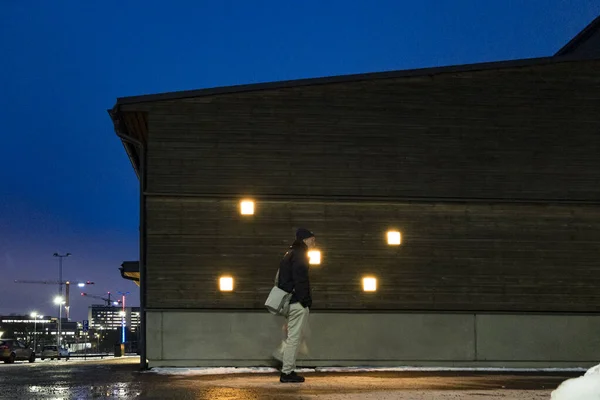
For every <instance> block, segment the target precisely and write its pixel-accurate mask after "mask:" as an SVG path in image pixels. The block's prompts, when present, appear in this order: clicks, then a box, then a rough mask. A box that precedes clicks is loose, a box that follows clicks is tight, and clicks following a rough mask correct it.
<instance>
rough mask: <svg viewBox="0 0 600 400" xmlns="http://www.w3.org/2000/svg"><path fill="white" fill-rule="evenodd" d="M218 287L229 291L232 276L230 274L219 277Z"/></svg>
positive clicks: (231, 288)
mask: <svg viewBox="0 0 600 400" xmlns="http://www.w3.org/2000/svg"><path fill="white" fill-rule="evenodd" d="M219 289H220V290H221V292H231V291H232V290H233V278H232V277H230V276H222V277H221V278H219Z"/></svg>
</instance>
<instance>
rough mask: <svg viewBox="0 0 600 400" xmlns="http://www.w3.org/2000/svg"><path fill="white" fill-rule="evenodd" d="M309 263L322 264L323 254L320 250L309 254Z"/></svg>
mask: <svg viewBox="0 0 600 400" xmlns="http://www.w3.org/2000/svg"><path fill="white" fill-rule="evenodd" d="M308 263H309V264H310V265H319V264H321V252H320V251H319V250H311V251H309V252H308Z"/></svg>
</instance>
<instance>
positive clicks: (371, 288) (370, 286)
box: [363, 276, 377, 292]
mask: <svg viewBox="0 0 600 400" xmlns="http://www.w3.org/2000/svg"><path fill="white" fill-rule="evenodd" d="M363 290H364V291H365V292H375V291H376V290H377V279H376V278H373V277H370V276H369V277H365V278H363Z"/></svg>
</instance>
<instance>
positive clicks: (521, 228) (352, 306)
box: [147, 197, 600, 311]
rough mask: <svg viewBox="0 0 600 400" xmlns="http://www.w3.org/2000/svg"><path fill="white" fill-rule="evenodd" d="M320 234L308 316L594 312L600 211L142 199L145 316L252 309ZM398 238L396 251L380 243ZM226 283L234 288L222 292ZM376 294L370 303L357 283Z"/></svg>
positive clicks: (598, 296)
mask: <svg viewBox="0 0 600 400" xmlns="http://www.w3.org/2000/svg"><path fill="white" fill-rule="evenodd" d="M298 226H307V227H309V228H311V229H313V230H314V231H315V232H316V234H317V235H318V241H319V248H320V249H321V250H322V252H323V262H322V264H321V265H320V266H318V267H313V268H312V271H311V279H312V285H313V291H314V294H313V295H314V308H315V309H330V310H331V309H335V310H360V309H369V310H463V311H464V310H486V311H597V310H598V309H599V307H600V293H599V292H598V287H599V285H600V263H599V262H598V243H599V241H600V209H599V208H596V207H580V206H550V205H545V206H541V205H509V204H505V205H489V204H389V203H369V202H349V203H333V202H310V201H307V202H285V201H265V202H259V203H257V213H256V215H254V216H252V217H244V216H241V215H239V214H238V203H237V201H234V200H207V199H197V198H194V199H191V198H188V199H182V198H162V197H151V198H149V199H148V232H147V233H148V277H149V279H148V306H149V307H150V308H171V307H173V308H258V309H261V308H262V307H263V303H264V300H265V298H266V296H267V294H268V291H269V290H270V288H271V286H272V281H273V277H274V274H275V272H276V268H277V265H278V262H279V257H280V256H281V255H283V253H284V252H285V250H286V248H287V245H288V244H289V242H290V238H292V237H293V229H294V228H296V227H298ZM389 228H397V229H399V230H400V231H401V232H402V234H403V243H402V245H401V246H399V247H395V246H388V245H387V244H386V241H385V233H386V231H387V230H388V229H389ZM222 274H231V275H232V276H233V277H234V278H235V291H234V292H233V293H220V292H219V291H218V286H217V281H218V277H219V276H220V275H222ZM367 274H369V275H374V276H376V277H377V278H378V280H379V285H380V287H379V290H378V291H377V292H376V293H370V294H366V293H363V292H362V290H361V278H362V277H363V276H364V275H367Z"/></svg>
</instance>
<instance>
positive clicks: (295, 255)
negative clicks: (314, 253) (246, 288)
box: [278, 240, 312, 307]
mask: <svg viewBox="0 0 600 400" xmlns="http://www.w3.org/2000/svg"><path fill="white" fill-rule="evenodd" d="M307 252H308V247H307V246H306V244H305V243H304V242H303V241H302V240H296V241H295V242H294V244H292V246H291V247H290V250H289V251H288V252H287V253H285V256H284V257H283V259H282V260H281V263H280V264H279V282H278V286H279V288H280V289H282V290H285V291H286V292H288V293H293V294H292V298H291V300H290V303H300V304H302V306H303V307H311V306H312V296H311V293H310V283H309V281H308V254H307Z"/></svg>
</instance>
